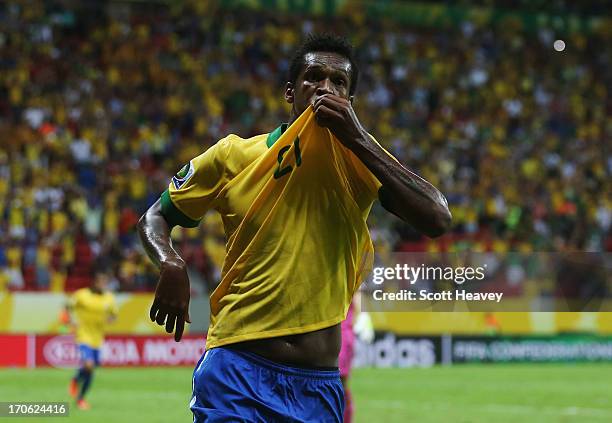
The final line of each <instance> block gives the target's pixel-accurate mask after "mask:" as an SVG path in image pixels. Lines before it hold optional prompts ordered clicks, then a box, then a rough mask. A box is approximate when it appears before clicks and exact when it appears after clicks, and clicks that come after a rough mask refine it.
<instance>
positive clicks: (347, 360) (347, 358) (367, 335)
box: [338, 291, 374, 423]
mask: <svg viewBox="0 0 612 423" xmlns="http://www.w3.org/2000/svg"><path fill="white" fill-rule="evenodd" d="M355 316H357V317H356V318H355ZM341 331H342V346H341V348H340V355H339V356H338V367H339V369H340V380H341V381H342V387H343V388H344V415H343V421H344V423H351V422H352V421H353V410H354V406H353V396H352V394H351V390H350V386H349V384H348V382H349V377H350V375H351V368H352V367H353V356H354V352H355V336H357V337H359V339H360V340H361V341H363V342H366V343H368V344H370V343H372V341H373V340H374V327H373V325H372V318H371V317H370V315H369V314H368V313H367V312H364V311H361V292H360V291H358V292H357V293H356V294H355V296H354V297H353V302H352V303H351V306H350V307H349V311H348V314H347V315H346V320H344V321H343V322H342V325H341Z"/></svg>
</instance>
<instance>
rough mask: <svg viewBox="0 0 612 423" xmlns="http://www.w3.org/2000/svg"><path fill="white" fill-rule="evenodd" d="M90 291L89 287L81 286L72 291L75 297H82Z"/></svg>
mask: <svg viewBox="0 0 612 423" xmlns="http://www.w3.org/2000/svg"><path fill="white" fill-rule="evenodd" d="M88 293H89V288H79V289H77V290H76V291H74V292H73V293H72V296H73V297H82V296H83V295H87V294H88Z"/></svg>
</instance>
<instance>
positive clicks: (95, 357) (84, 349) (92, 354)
mask: <svg viewBox="0 0 612 423" xmlns="http://www.w3.org/2000/svg"><path fill="white" fill-rule="evenodd" d="M79 355H80V361H79V362H80V363H81V365H83V364H85V362H86V361H93V362H94V364H95V365H96V367H97V366H99V365H100V350H99V349H96V348H92V347H90V346H89V345H85V344H79Z"/></svg>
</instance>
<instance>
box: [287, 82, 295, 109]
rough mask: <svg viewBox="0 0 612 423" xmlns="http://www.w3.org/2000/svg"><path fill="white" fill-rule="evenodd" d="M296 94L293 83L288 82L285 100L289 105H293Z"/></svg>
mask: <svg viewBox="0 0 612 423" xmlns="http://www.w3.org/2000/svg"><path fill="white" fill-rule="evenodd" d="M294 94H295V88H293V84H292V83H291V82H287V85H285V100H286V101H287V103H289V104H292V103H293V101H294V100H295V97H294Z"/></svg>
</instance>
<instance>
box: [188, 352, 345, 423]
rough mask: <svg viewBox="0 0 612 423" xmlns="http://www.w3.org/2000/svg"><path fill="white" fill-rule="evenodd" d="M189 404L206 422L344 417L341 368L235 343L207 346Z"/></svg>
mask: <svg viewBox="0 0 612 423" xmlns="http://www.w3.org/2000/svg"><path fill="white" fill-rule="evenodd" d="M189 407H190V408H191V411H192V412H193V421H194V422H197V423H201V422H262V423H271V422H317V423H319V422H334V423H336V422H338V423H341V422H342V413H343V411H344V391H343V389H342V382H341V381H340V372H339V371H338V370H311V369H302V368H297V367H289V366H285V365H282V364H278V363H275V362H272V361H270V360H267V359H265V358H263V357H261V356H259V355H256V354H252V353H249V352H245V351H237V350H234V349H231V348H225V347H217V348H213V349H211V350H208V351H206V353H205V354H204V355H203V356H202V358H200V361H199V362H198V365H197V366H196V368H195V371H194V372H193V396H192V398H191V402H190V403H189Z"/></svg>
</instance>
